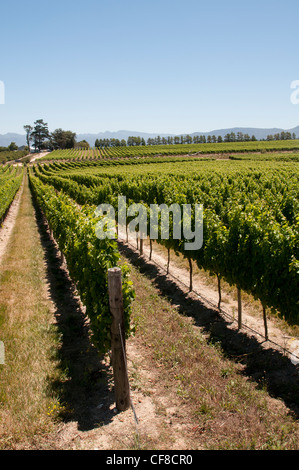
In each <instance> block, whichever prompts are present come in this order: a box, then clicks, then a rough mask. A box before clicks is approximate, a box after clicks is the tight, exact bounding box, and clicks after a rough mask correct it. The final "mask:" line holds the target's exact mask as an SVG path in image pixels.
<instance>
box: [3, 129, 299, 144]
mask: <svg viewBox="0 0 299 470" xmlns="http://www.w3.org/2000/svg"><path fill="white" fill-rule="evenodd" d="M232 132H234V133H235V134H237V133H238V132H242V133H243V134H249V135H250V137H251V136H252V135H255V137H256V138H257V139H258V140H263V139H266V138H267V135H269V134H272V135H273V134H278V133H281V132H291V133H292V134H293V133H295V134H296V136H297V137H298V138H299V126H296V127H293V128H292V129H282V128H278V127H273V128H259V127H230V128H224V129H215V130H212V131H209V132H207V131H205V132H192V133H189V135H190V136H191V137H194V136H197V135H204V136H206V137H207V136H208V135H211V136H212V135H215V136H216V137H218V136H221V137H222V138H223V137H224V136H225V135H226V134H230V133H232ZM158 135H159V136H160V137H168V136H169V137H175V136H181V135H188V134H187V133H181V134H172V133H169V134H166V133H161V134H159V133H154V132H151V133H150V132H138V131H128V130H118V131H105V132H98V133H80V134H77V137H76V138H77V141H78V142H80V141H81V140H86V141H87V142H88V143H89V145H90V146H92V147H93V146H94V143H95V141H96V139H113V138H114V139H119V140H122V139H125V140H127V139H128V137H130V136H134V137H137V136H140V137H141V138H142V137H143V138H144V139H145V140H147V139H148V138H154V137H157V136H158ZM11 142H15V143H16V144H17V145H18V146H22V145H26V136H25V134H17V133H14V132H8V133H6V134H0V146H3V147H7V146H8V145H9V144H10V143H11Z"/></svg>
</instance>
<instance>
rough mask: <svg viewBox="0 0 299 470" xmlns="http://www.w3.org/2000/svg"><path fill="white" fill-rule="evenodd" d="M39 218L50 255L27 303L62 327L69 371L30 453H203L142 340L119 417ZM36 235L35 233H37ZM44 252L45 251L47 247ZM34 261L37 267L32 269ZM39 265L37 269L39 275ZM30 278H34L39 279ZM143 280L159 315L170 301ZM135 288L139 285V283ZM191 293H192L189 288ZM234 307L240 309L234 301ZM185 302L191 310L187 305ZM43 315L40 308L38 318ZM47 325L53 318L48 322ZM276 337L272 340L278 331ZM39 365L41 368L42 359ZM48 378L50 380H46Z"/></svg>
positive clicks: (172, 385)
mask: <svg viewBox="0 0 299 470" xmlns="http://www.w3.org/2000/svg"><path fill="white" fill-rule="evenodd" d="M28 191H29V188H27V186H26V197H27V199H28V194H29V193H28ZM22 194H23V187H22V188H21V191H20V193H19V194H18V196H17V199H16V200H15V203H14V205H13V206H12V207H11V209H12V212H11V213H10V216H11V218H10V219H7V221H8V222H7V223H8V225H9V228H7V230H6V232H7V233H6V232H3V235H2V236H3V240H2V241H0V247H1V249H2V251H3V253H4V252H5V247H6V246H8V241H9V236H10V235H9V234H10V233H11V232H12V228H13V226H14V221H15V219H16V216H17V213H18V207H19V204H20V199H21V197H22ZM23 199H24V198H23ZM24 212H25V213H26V214H25V215H26V217H29V218H30V220H31V222H33V220H34V214H33V212H30V214H29V212H28V210H26V211H24ZM36 214H37V228H38V231H39V236H40V240H41V244H42V247H43V251H44V256H45V259H43V257H42V255H41V254H40V255H39V264H40V271H41V273H42V274H43V276H44V277H41V276H38V279H36V282H39V284H38V289H39V292H40V295H39V296H38V295H35V297H31V301H30V302H29V300H30V299H29V300H28V302H29V303H30V305H29V304H28V310H29V307H30V308H31V309H33V310H34V305H38V302H40V297H41V299H42V302H43V303H45V305H47V310H51V312H52V314H51V315H52V316H51V322H52V323H53V325H55V327H57V329H58V331H59V335H60V336H59V337H60V338H61V345H59V353H58V352H57V354H59V361H60V363H61V367H65V376H64V377H63V380H61V378H60V384H59V386H60V388H59V403H58V406H60V407H61V408H60V412H61V416H62V420H61V421H58V423H57V421H56V420H55V419H54V421H53V424H54V425H55V429H54V431H51V432H49V433H47V434H45V435H43V436H39V437H38V439H36V438H35V439H33V441H32V443H31V444H28V442H27V443H26V448H37V449H50V450H53V449H65V450H67V449H78V450H80V449H87V450H88V449H99V450H105V449H108V450H111V449H113V450H117V449H125V450H128V449H129V450H130V449H139V448H141V449H167V450H171V449H174V450H178V449H180V450H184V449H201V448H204V444H205V441H204V438H203V439H202V438H201V434H200V433H198V426H196V417H195V416H194V415H193V414H192V412H191V411H190V406H189V405H188V403H186V402H185V400H184V396H183V395H182V396H180V395H179V394H178V388H177V383H178V382H177V381H176V380H177V379H172V378H171V377H170V376H168V375H166V374H167V373H169V371H167V369H165V367H163V365H159V364H158V363H157V361H156V360H154V359H153V355H154V353H155V348H154V347H148V345H147V344H146V342H144V340H143V337H142V335H136V336H135V337H131V338H129V340H128V341H127V354H128V370H129V377H130V384H131V399H132V407H131V408H130V409H129V410H127V411H126V412H123V413H118V412H117V410H116V408H115V403H114V392H113V380H112V371H111V367H110V360H109V356H105V357H104V358H99V357H98V354H97V352H96V351H95V350H94V348H93V345H92V343H91V341H90V337H89V334H88V333H89V332H88V322H86V318H85V316H84V308H83V306H82V304H81V302H80V299H79V297H78V295H77V293H76V289H75V286H74V285H73V283H72V282H71V280H70V278H69V275H68V271H67V266H66V265H65V264H64V263H62V262H61V258H60V253H59V251H58V249H57V245H56V243H55V241H54V240H53V239H52V238H51V237H50V234H49V231H48V230H47V228H46V226H45V225H44V220H43V219H42V215H41V214H40V213H39V212H38V210H37V211H36ZM19 231H21V227H19ZM4 234H5V235H4ZM21 236H22V235H21V234H20V236H19V240H21ZM36 236H37V233H35V237H36ZM4 239H5V240H4ZM20 244H21V242H20ZM39 250H40V251H41V247H40V248H39ZM147 250H148V247H146V246H145V252H147ZM35 252H36V249H35V251H34V252H33V251H32V254H31V256H35V254H34V253H35ZM36 256H37V255H36ZM153 259H154V261H155V262H159V263H161V265H163V266H164V265H165V263H166V259H165V256H164V255H163V253H162V252H161V253H159V252H154V256H153ZM36 262H37V261H36V260H35V263H34V266H35V265H36ZM29 264H30V263H29ZM29 264H28V265H29ZM153 264H154V263H153ZM34 266H31V268H32V269H35V270H36V268H34ZM42 266H43V268H42ZM174 269H175V271H174ZM44 270H45V272H44ZM171 271H172V273H174V274H175V275H176V276H177V277H180V279H181V281H183V282H185V283H186V284H188V273H187V272H186V271H185V270H184V269H181V268H178V267H175V265H174V264H173V263H172V264H171ZM161 272H162V271H161ZM31 276H32V277H33V274H31ZM135 276H136V274H135ZM141 277H142V276H141V275H140V279H139V286H138V292H139V294H138V295H139V297H140V301H139V302H140V305H141V307H143V306H144V305H145V304H146V305H148V304H149V303H150V302H151V301H152V302H153V299H154V296H156V300H155V302H156V307H155V308H156V309H157V310H159V309H160V308H162V302H164V301H162V299H160V298H159V295H158V289H156V288H155V287H154V286H152V283H151V281H149V280H147V282H145V280H144V279H143V278H142V279H141ZM164 277H165V276H164ZM23 279H25V276H23ZM134 282H136V283H137V282H138V278H137V277H135V279H134ZM194 282H195V281H194ZM196 282H197V281H196ZM41 284H42V285H43V287H41ZM194 288H196V289H199V288H201V289H202V290H201V292H204V294H205V295H207V296H208V294H209V293H210V294H211V296H212V299H213V300H215V299H216V297H215V292H214V290H213V288H212V287H209V289H210V290H208V287H207V284H204V283H203V284H202V285H201V286H199V284H197V283H195V284H194ZM171 289H175V284H173V285H171ZM185 291H186V293H187V291H188V289H185ZM19 292H21V289H19V290H18V294H15V297H16V298H17V299H18V303H19V304H20V303H21V300H22V299H19ZM197 298H198V297H197ZM32 299H33V300H32ZM216 300H217V299H216ZM231 302H232V304H233V303H234V302H233V299H231ZM186 303H188V299H187V298H186ZM18 307H19V309H20V312H22V311H23V308H22V305H18ZM40 308H41V307H40V306H39V307H38V309H37V313H38V311H39V310H40ZM164 308H165V306H164ZM206 310H208V309H206ZM51 312H48V313H51ZM207 313H209V312H207ZM47 315H48V314H47ZM47 318H49V317H48V316H47ZM182 318H183V317H182ZM33 319H34V317H33ZM181 321H182V322H183V321H184V322H188V321H189V320H188V319H184V320H181V319H180V320H179V322H181ZM37 324H38V317H37ZM230 327H231V328H234V327H233V326H230ZM269 330H270V328H269ZM43 331H44V332H47V326H46V324H45V325H44V326H43ZM270 331H271V334H272V329H271V330H270ZM46 336H47V335H46ZM52 354H53V352H52ZM36 361H39V359H38V357H37V358H36ZM57 368H58V367H57ZM52 373H53V372H52ZM48 376H49V374H47V377H48ZM41 377H42V375H41ZM42 379H43V378H42ZM49 386H50V384H49V383H46V381H45V383H44V385H43V382H42V386H41V390H42V393H45V392H44V390H46V389H48V388H49ZM53 400H54V399H53ZM273 402H275V406H278V404H279V407H282V404H281V403H280V401H279V400H273ZM35 403H36V401H34V402H32V403H31V406H32V407H33V408H34V406H33V405H34V404H35ZM64 406H66V409H64ZM25 411H26V410H25ZM32 412H33V410H32ZM50 413H53V418H55V416H54V408H53V409H51V412H50ZM50 413H49V412H48V413H47V417H46V418H47V419H49V416H48V415H49V414H50ZM134 413H135V414H134ZM51 416H52V415H51ZM135 416H136V417H137V422H136V419H135ZM50 418H51V417H50ZM40 419H41V418H40ZM223 422H224V421H223ZM222 425H223V423H222V422H221V426H222ZM215 426H216V424H215ZM217 429H218V427H217ZM245 431H246V430H245ZM211 433H212V434H213V435H214V434H215V433H217V430H216V427H215V431H213V429H212V431H211ZM0 437H1V436H0ZM18 448H20V449H22V448H24V443H22V441H21V440H19V442H18Z"/></svg>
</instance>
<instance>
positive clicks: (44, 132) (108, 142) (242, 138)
mask: <svg viewBox="0 0 299 470" xmlns="http://www.w3.org/2000/svg"><path fill="white" fill-rule="evenodd" d="M23 127H24V130H25V132H26V140H27V146H28V148H29V149H30V146H31V145H30V144H31V143H32V147H33V148H34V151H35V152H40V151H41V150H45V149H49V150H59V149H71V148H89V147H90V146H89V143H88V142H87V141H86V140H81V141H80V142H77V141H76V133H75V132H72V131H69V130H67V131H66V130H63V129H61V128H59V129H55V130H54V131H53V132H51V133H50V132H49V129H48V124H47V123H45V122H44V121H43V119H38V120H36V121H35V122H34V125H33V126H32V125H30V124H27V125H24V126H23ZM291 139H296V135H295V133H292V134H291V133H290V132H284V131H282V132H280V133H277V134H274V135H272V134H269V135H268V136H267V139H266V140H268V141H271V140H291ZM257 140H258V139H257V138H256V137H255V136H254V135H252V136H250V135H249V134H243V133H242V132H237V133H235V132H230V133H227V134H226V135H225V136H224V137H222V136H220V135H219V136H216V135H208V136H205V135H194V136H193V137H192V136H191V135H189V134H187V135H180V136H168V137H160V136H159V135H158V136H157V137H150V138H148V139H147V141H145V139H144V138H143V137H140V136H129V137H128V139H127V140H125V139H116V138H110V139H96V141H95V144H94V146H95V147H96V148H105V147H130V146H146V145H147V146H150V145H173V144H174V145H180V144H181V145H182V144H205V143H221V142H249V141H257ZM261 140H265V139H261Z"/></svg>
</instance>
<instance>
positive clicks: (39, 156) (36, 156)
mask: <svg viewBox="0 0 299 470" xmlns="http://www.w3.org/2000/svg"><path fill="white" fill-rule="evenodd" d="M49 153H51V152H40V153H36V154H34V156H33V157H32V158H31V160H30V163H32V162H35V161H36V160H38V159H39V158H42V157H45V156H46V155H48V154H49Z"/></svg>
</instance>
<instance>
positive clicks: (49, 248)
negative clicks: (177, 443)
mask: <svg viewBox="0 0 299 470" xmlns="http://www.w3.org/2000/svg"><path fill="white" fill-rule="evenodd" d="M33 202H34V201H33ZM34 207H35V213H36V222H37V226H38V230H39V233H40V237H41V242H42V245H43V248H44V253H45V262H46V274H47V281H48V285H49V296H50V299H51V300H52V302H53V304H54V307H55V312H54V315H55V319H56V323H57V327H58V330H59V333H60V335H61V347H60V350H59V360H60V367H61V369H62V371H63V374H64V377H65V379H64V380H63V381H61V382H59V383H53V384H52V387H53V389H55V391H56V393H58V394H59V397H60V402H61V403H62V404H63V405H64V406H65V409H66V412H64V413H63V416H62V419H63V421H64V422H68V421H76V422H77V423H78V430H81V431H88V430H91V429H94V428H95V427H98V426H99V425H104V424H108V423H109V422H110V421H111V420H112V418H113V416H115V411H116V409H115V407H114V406H113V404H114V393H113V386H112V374H111V368H110V366H109V361H107V358H104V357H100V356H99V354H98V352H97V350H96V349H95V348H94V346H93V345H92V343H91V340H90V331H89V328H88V321H87V319H86V316H85V314H84V310H83V308H82V305H81V303H80V299H79V297H78V295H77V294H76V289H75V286H74V284H73V282H72V281H71V280H70V278H69V276H68V272H67V270H66V268H65V265H64V264H63V263H62V260H61V255H60V252H59V250H58V248H57V245H56V243H55V241H54V240H53V239H52V237H51V236H50V232H49V230H48V226H47V223H46V221H45V219H44V217H43V215H42V213H41V211H40V209H39V207H38V206H37V204H36V203H35V202H34ZM105 359H106V360H105Z"/></svg>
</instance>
